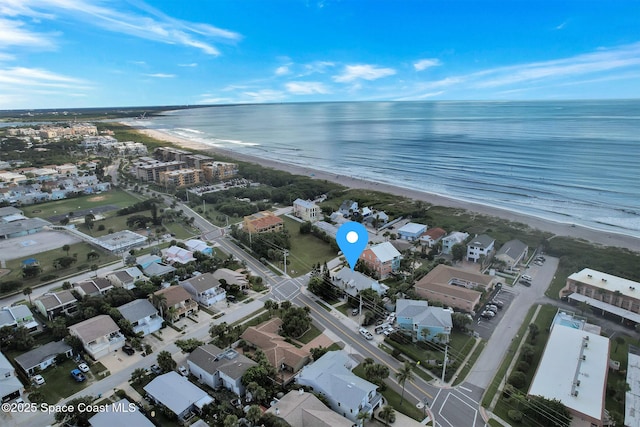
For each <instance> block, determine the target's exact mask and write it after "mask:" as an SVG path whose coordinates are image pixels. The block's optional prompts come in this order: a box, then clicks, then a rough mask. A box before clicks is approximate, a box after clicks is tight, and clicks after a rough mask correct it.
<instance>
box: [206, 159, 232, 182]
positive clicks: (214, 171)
mask: <svg viewBox="0 0 640 427" xmlns="http://www.w3.org/2000/svg"><path fill="white" fill-rule="evenodd" d="M201 167H202V171H203V172H204V178H205V179H206V180H207V181H209V182H213V181H222V180H225V179H229V178H233V177H234V176H236V175H237V174H238V165H237V164H236V163H228V162H208V163H205V164H203V165H202V166H201Z"/></svg>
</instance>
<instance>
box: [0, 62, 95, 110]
mask: <svg viewBox="0 0 640 427" xmlns="http://www.w3.org/2000/svg"><path fill="white" fill-rule="evenodd" d="M91 89H92V85H91V84H90V83H89V82H87V81H85V80H82V79H77V78H75V77H70V76H65V75H62V74H57V73H54V72H51V71H48V70H44V69H40V68H26V67H12V68H5V69H0V93H2V96H0V106H3V107H6V108H12V109H14V108H30V107H33V105H38V106H39V107H40V108H47V107H52V106H53V105H51V104H52V103H53V104H56V105H60V104H61V103H63V102H64V100H65V99H66V98H70V97H73V98H77V97H79V96H81V95H83V93H82V91H89V90H91Z"/></svg>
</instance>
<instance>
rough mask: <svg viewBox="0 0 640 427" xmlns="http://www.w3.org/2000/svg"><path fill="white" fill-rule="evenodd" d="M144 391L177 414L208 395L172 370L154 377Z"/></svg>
mask: <svg viewBox="0 0 640 427" xmlns="http://www.w3.org/2000/svg"><path fill="white" fill-rule="evenodd" d="M144 391H146V392H147V393H149V394H150V395H151V396H153V398H154V399H156V400H158V401H159V402H160V403H162V404H163V405H164V406H166V407H167V408H169V409H170V410H171V411H172V412H173V413H175V414H177V415H180V414H182V413H183V412H184V411H186V410H187V409H189V408H190V407H191V406H192V405H195V404H196V402H198V401H200V400H201V399H203V398H206V397H207V396H209V395H208V394H207V393H206V392H204V391H203V390H201V389H200V388H199V387H197V386H196V385H194V384H191V383H190V382H189V380H188V379H186V378H185V377H183V376H182V375H179V374H178V373H177V372H173V371H171V372H168V373H166V374H164V375H160V376H158V377H156V378H154V379H153V380H152V381H151V382H150V383H149V384H147V385H146V386H145V387H144Z"/></svg>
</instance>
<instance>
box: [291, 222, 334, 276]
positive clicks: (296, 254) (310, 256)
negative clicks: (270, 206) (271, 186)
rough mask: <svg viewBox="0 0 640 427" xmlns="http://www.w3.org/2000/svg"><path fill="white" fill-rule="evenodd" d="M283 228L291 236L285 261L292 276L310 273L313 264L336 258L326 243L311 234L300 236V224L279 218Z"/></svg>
mask: <svg viewBox="0 0 640 427" xmlns="http://www.w3.org/2000/svg"><path fill="white" fill-rule="evenodd" d="M281 218H282V219H283V220H284V226H285V228H286V229H287V230H288V231H289V233H290V235H291V249H290V250H289V257H288V258H287V260H290V261H291V264H289V268H288V273H289V274H290V275H291V276H293V277H296V276H301V275H303V274H306V273H308V272H309V271H311V267H312V266H313V264H317V263H318V262H320V263H324V262H325V261H329V260H330V259H332V258H335V257H336V256H337V254H336V253H334V252H333V251H332V250H331V247H330V246H329V244H328V243H325V242H324V241H322V240H320V239H318V238H317V237H315V236H313V235H311V234H300V223H299V222H297V221H294V220H293V219H291V218H287V217H286V216H283V217H281Z"/></svg>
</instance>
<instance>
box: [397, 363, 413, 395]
mask: <svg viewBox="0 0 640 427" xmlns="http://www.w3.org/2000/svg"><path fill="white" fill-rule="evenodd" d="M411 380H413V367H412V366H411V365H410V364H409V363H407V362H404V366H403V367H402V368H400V369H399V370H398V372H396V381H398V384H400V385H401V386H402V395H401V397H400V406H402V402H403V401H404V388H405V385H406V383H407V381H411Z"/></svg>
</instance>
